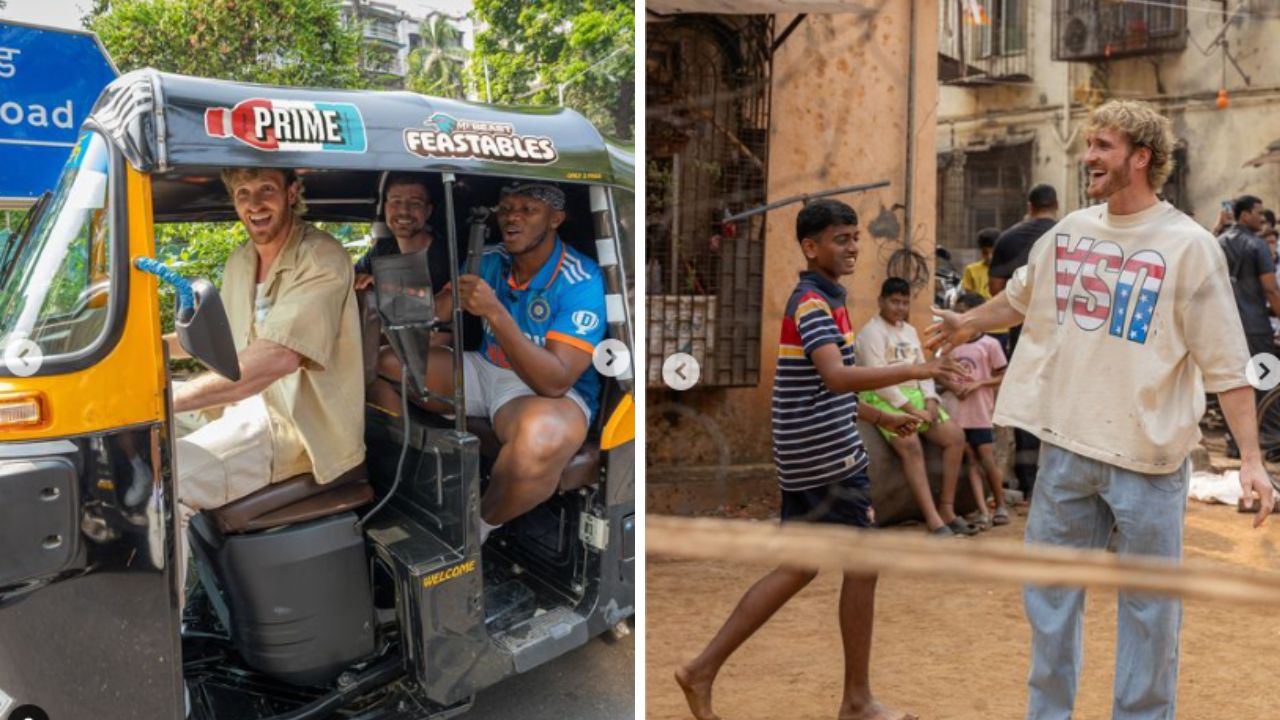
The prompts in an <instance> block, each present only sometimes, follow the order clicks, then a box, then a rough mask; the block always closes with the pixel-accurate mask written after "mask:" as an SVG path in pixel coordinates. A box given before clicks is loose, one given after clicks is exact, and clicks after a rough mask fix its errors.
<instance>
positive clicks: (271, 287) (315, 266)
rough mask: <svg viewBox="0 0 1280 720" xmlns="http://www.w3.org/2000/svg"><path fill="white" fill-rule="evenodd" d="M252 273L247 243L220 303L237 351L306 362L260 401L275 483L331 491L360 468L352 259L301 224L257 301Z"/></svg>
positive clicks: (360, 387) (234, 260)
mask: <svg viewBox="0 0 1280 720" xmlns="http://www.w3.org/2000/svg"><path fill="white" fill-rule="evenodd" d="M257 268H258V253H257V251H256V250H254V247H253V243H252V242H246V243H245V244H244V245H241V246H240V247H239V248H237V249H236V250H235V251H234V252H232V253H231V256H230V257H229V258H228V259H227V267H226V272H225V273H224V275H223V282H222V301H223V303H224V304H225V306H226V309H227V320H228V321H229V322H230V325H231V333H232V335H233V337H234V339H235V344H236V351H237V352H239V351H242V350H244V349H245V347H246V346H248V345H249V343H251V342H253V341H254V340H255V339H258V338H261V339H264V340H270V341H271V342H274V343H277V344H280V345H283V346H285V347H287V348H289V349H290V350H293V351H294V352H296V353H298V354H299V355H301V356H302V364H301V367H300V368H299V369H298V371H297V372H293V373H290V374H289V375H286V376H285V377H283V378H280V379H279V380H277V381H275V382H274V383H272V384H271V385H270V386H268V387H267V389H266V390H264V391H263V393H262V394H263V398H264V400H265V401H266V406H267V412H268V414H269V415H270V417H271V436H272V437H271V441H272V451H273V454H274V457H273V459H272V467H271V481H272V482H277V481H279V480H283V479H285V478H288V477H292V476H294V475H298V474H301V473H305V472H311V473H314V475H315V478H316V481H317V482H319V483H327V482H330V481H332V480H333V479H334V478H336V477H338V476H339V475H341V474H342V473H344V472H346V471H347V470H350V469H351V468H353V467H355V466H356V465H357V464H359V463H360V462H361V461H363V460H364V382H363V380H364V377H363V375H364V366H363V364H364V358H363V355H362V354H361V351H360V323H359V318H358V316H357V312H356V299H355V294H354V293H353V292H352V282H353V280H354V271H353V270H352V266H351V258H350V257H349V256H348V255H347V252H346V250H344V249H343V247H342V245H340V244H339V243H338V241H337V240H335V239H334V238H333V236H331V235H329V234H328V233H326V232H324V231H322V230H319V229H317V228H315V227H313V226H311V225H308V224H306V223H303V222H301V221H297V222H295V224H294V228H293V231H292V232H291V233H290V235H289V239H288V240H286V241H285V245H284V247H283V248H282V249H281V250H280V254H279V255H278V256H276V259H275V262H273V263H272V265H271V267H270V268H269V269H268V271H267V276H266V278H265V279H264V281H263V283H262V290H263V292H262V293H261V297H259V293H258V290H257V282H256V280H257ZM259 318H260V319H259Z"/></svg>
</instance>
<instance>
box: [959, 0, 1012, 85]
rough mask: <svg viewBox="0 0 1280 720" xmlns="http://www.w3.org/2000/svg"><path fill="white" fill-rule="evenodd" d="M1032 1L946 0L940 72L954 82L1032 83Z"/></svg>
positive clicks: (962, 83) (969, 83)
mask: <svg viewBox="0 0 1280 720" xmlns="http://www.w3.org/2000/svg"><path fill="white" fill-rule="evenodd" d="M1029 17H1030V11H1029V8H1028V0H942V4H941V6H940V8H939V14H938V23H939V26H938V52H939V63H938V76H939V79H940V80H941V81H942V82H944V83H948V84H953V85H983V84H990V83H993V82H1027V81H1029V80H1030V79H1031V57H1030V53H1028V52H1027V46H1028V44H1029V43H1028V37H1029V33H1030V28H1029V25H1028V19H1029Z"/></svg>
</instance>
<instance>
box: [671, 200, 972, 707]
mask: <svg viewBox="0 0 1280 720" xmlns="http://www.w3.org/2000/svg"><path fill="white" fill-rule="evenodd" d="M796 238H797V239H798V240H799V241H800V250H801V251H802V252H803V253H804V256H805V258H806V260H808V266H809V269H808V270H807V271H805V272H802V273H800V282H799V283H798V284H797V285H796V289H795V291H794V292H793V293H792V295H791V299H790V300H789V301H788V302H787V314H786V317H784V318H783V320H782V337H781V341H780V343H779V347H778V368H777V373H776V375H775V377H774V382H773V456H774V464H775V465H776V466H777V468H778V482H779V484H780V485H781V486H782V521H783V522H820V523H835V524H844V525H852V526H854V527H864V528H865V527H871V526H872V522H871V517H870V511H871V503H870V500H871V498H870V479H869V478H868V477H867V465H868V460H867V453H866V450H865V449H864V448H863V446H862V439H861V438H860V437H859V436H858V423H857V418H858V414H859V407H858V400H857V395H856V393H857V391H858V390H863V389H866V388H873V387H883V386H885V385H892V384H894V383H899V382H902V381H904V380H908V379H923V378H929V377H935V376H939V375H943V374H944V373H951V372H952V371H953V370H954V368H955V366H954V365H953V364H952V363H951V362H950V360H941V359H938V360H933V361H932V362H929V363H923V364H918V365H898V366H895V367H885V368H861V367H857V366H856V365H855V364H854V348H853V332H852V328H851V326H850V324H849V315H848V312H847V311H846V310H845V302H844V301H845V291H844V288H843V287H841V285H840V282H839V279H840V277H841V276H842V275H849V274H851V273H852V272H853V268H854V263H855V262H856V261H857V258H858V216H857V215H856V214H855V213H854V211H853V209H852V208H850V207H849V206H848V205H845V204H844V203H841V202H837V201H834V200H818V201H815V202H813V203H811V204H809V205H807V206H805V208H804V209H803V210H801V211H800V214H799V216H798V217H797V218H796ZM862 413H863V417H864V418H866V419H867V420H869V421H871V422H873V423H876V424H877V425H879V426H880V427H883V428H886V429H889V430H891V431H892V432H895V433H910V432H915V425H916V422H917V420H916V418H914V417H913V416H910V415H906V414H899V413H890V412H883V411H880V410H876V409H874V408H862ZM816 575H817V572H816V571H815V570H811V569H808V568H797V567H785V566H784V567H779V568H777V569H776V570H774V571H772V572H770V573H769V574H768V575H766V576H764V577H763V578H761V579H760V580H759V581H758V582H757V583H756V584H755V585H753V586H752V587H751V589H750V590H748V591H747V593H746V594H745V595H744V596H743V597H742V600H740V601H739V602H738V606H737V607H736V608H735V609H734V611H733V613H732V614H731V615H730V616H729V619H728V620H727V621H725V624H724V626H723V627H722V628H720V632H718V633H717V634H716V636H715V638H714V639H712V641H711V643H710V644H709V645H707V647H706V649H704V650H703V651H702V653H701V654H700V655H698V657H696V658H694V659H693V660H692V661H690V662H689V663H688V664H686V665H685V666H684V667H681V668H680V669H679V670H677V671H676V682H678V683H679V684H680V687H681V689H682V690H683V691H684V694H685V698H686V700H688V702H689V709H690V710H691V711H693V716H694V717H695V718H698V720H714V719H715V718H718V716H717V715H716V714H715V712H714V711H713V710H712V709H711V685H712V683H713V682H714V681H715V678H716V674H717V673H718V672H719V671H720V668H721V666H723V665H724V663H725V661H726V660H728V658H729V656H730V655H731V654H733V652H734V651H735V650H737V649H738V647H739V646H741V645H742V643H744V642H746V640H747V638H749V637H751V635H752V634H753V633H755V631H756V630H759V629H760V627H761V626H762V625H764V623H765V622H766V621H767V620H768V619H769V618H770V617H771V616H772V615H773V614H774V613H775V612H777V611H778V609H779V608H781V607H782V606H783V605H784V604H786V602H787V601H788V600H790V599H791V597H792V596H793V595H795V594H796V593H797V592H799V591H800V590H801V589H802V588H803V587H804V586H805V585H808V584H809V582H810V581H811V580H813V578H814V577H815V576H816ZM875 587H876V578H875V576H874V575H872V576H863V575H850V574H846V575H845V577H844V586H843V588H842V589H841V592H840V633H841V637H842V640H843V644H844V657H845V678H844V697H843V700H842V701H841V705H840V710H839V717H840V718H841V720H907V719H908V718H910V717H911V716H909V715H904V714H902V713H900V712H897V711H893V710H890V709H888V708H886V707H885V706H883V705H881V704H880V703H878V702H876V700H875V698H873V697H872V695H871V687H870V683H869V677H868V665H869V661H870V656H871V625H872V617H873V613H874V609H875ZM779 711H780V712H781V708H780V709H779ZM783 714H785V713H783Z"/></svg>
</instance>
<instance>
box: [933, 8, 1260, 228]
mask: <svg viewBox="0 0 1280 720" xmlns="http://www.w3.org/2000/svg"><path fill="white" fill-rule="evenodd" d="M1246 5H1247V4H1246ZM1253 5H1254V6H1256V7H1258V8H1260V7H1261V4H1260V3H1254V4H1253ZM1188 6H1189V7H1188V12H1187V22H1188V30H1190V33H1191V35H1190V40H1189V42H1188V43H1187V47H1186V49H1184V50H1181V51H1177V52H1173V53H1168V54H1161V55H1149V56H1143V57H1136V58H1126V59H1120V60H1114V61H1111V62H1108V63H1100V64H1088V63H1067V62H1055V61H1054V60H1053V59H1052V46H1053V35H1052V31H1053V27H1052V21H1051V9H1052V3H1050V2H1037V1H1036V0H1029V12H1030V14H1031V15H1030V17H1031V27H1030V29H1029V30H1030V33H1031V42H1029V43H1028V47H1029V48H1030V52H1032V53H1033V57H1032V58H1031V63H1032V67H1031V75H1032V78H1033V82H1032V83H1031V84H1029V85H1025V86H993V87H981V88H976V89H975V88H963V87H952V86H944V87H943V88H942V89H941V91H940V92H939V95H938V98H939V103H938V150H939V152H947V151H950V150H952V149H953V148H957V147H966V146H982V145H985V144H988V143H990V142H993V141H998V140H999V139H1000V138H1003V137H1007V136H1009V135H1013V134H1017V133H1028V132H1029V133H1033V134H1034V136H1035V140H1034V150H1033V158H1034V159H1033V162H1032V181H1033V182H1047V183H1051V184H1053V185H1054V186H1055V187H1057V188H1058V192H1059V198H1060V199H1061V201H1062V202H1063V205H1064V209H1067V210H1069V209H1075V208H1077V207H1080V206H1081V204H1082V203H1083V202H1086V200H1085V199H1083V198H1081V197H1080V196H1079V195H1080V193H1079V191H1078V183H1079V179H1078V167H1079V160H1080V157H1081V155H1082V154H1083V152H1084V141H1083V138H1081V136H1080V132H1079V131H1080V128H1081V126H1082V125H1083V124H1084V123H1085V121H1086V119H1087V114H1088V110H1089V106H1088V104H1087V103H1088V102H1089V99H1088V98H1087V97H1086V96H1085V92H1084V91H1085V88H1086V87H1092V88H1097V89H1098V90H1099V95H1098V96H1097V97H1100V98H1102V99H1109V98H1131V99H1142V100H1148V101H1151V102H1154V103H1156V104H1157V106H1158V107H1160V108H1161V109H1162V111H1163V112H1165V113H1167V115H1168V116H1169V117H1170V119H1171V120H1172V121H1173V123H1174V129H1175V132H1176V133H1177V135H1178V137H1179V138H1181V139H1182V140H1184V141H1185V142H1186V144H1187V153H1188V156H1187V159H1188V162H1187V168H1188V170H1189V174H1188V177H1187V189H1188V193H1187V199H1188V206H1187V207H1185V208H1184V209H1186V210H1189V211H1190V212H1191V213H1192V214H1193V217H1195V219H1196V220H1197V221H1199V222H1200V223H1201V224H1203V225H1205V226H1206V227H1212V225H1213V224H1214V222H1215V220H1216V219H1217V213H1218V208H1219V205H1220V202H1221V201H1222V200H1224V199H1227V198H1230V197H1232V196H1234V195H1238V194H1241V193H1244V192H1249V193H1252V194H1254V195H1258V196H1259V197H1261V198H1263V200H1264V201H1265V202H1266V204H1267V206H1268V207H1272V208H1277V207H1280V166H1277V165H1264V166H1262V167H1260V168H1242V167H1241V165H1242V164H1243V163H1244V162H1245V161H1246V160H1248V159H1250V158H1253V157H1256V156H1258V155H1260V154H1262V153H1263V152H1264V150H1265V148H1266V146H1267V144H1268V143H1270V142H1272V141H1274V140H1277V139H1280V122H1277V120H1276V113H1277V111H1278V110H1280V43H1277V42H1276V39H1275V38H1276V37H1277V34H1278V33H1280V18H1277V17H1274V16H1275V13H1271V15H1272V16H1273V17H1271V18H1261V17H1258V18H1249V19H1246V20H1244V21H1243V22H1241V23H1240V24H1239V25H1233V26H1232V27H1231V28H1230V29H1229V30H1227V33H1226V36H1225V37H1226V38H1227V40H1228V42H1229V46H1230V48H1231V52H1232V54H1233V55H1234V56H1235V57H1236V59H1237V61H1238V62H1239V64H1240V66H1241V68H1242V69H1243V70H1244V72H1245V74H1247V75H1248V76H1249V80H1250V82H1249V83H1248V84H1246V83H1245V80H1244V79H1243V78H1242V77H1241V74H1240V73H1239V72H1237V71H1236V70H1235V69H1234V68H1233V67H1232V66H1231V64H1230V62H1228V63H1227V67H1226V88H1227V91H1228V94H1229V98H1230V104H1229V107H1228V108H1227V109H1226V110H1219V109H1218V108H1217V107H1216V104H1215V103H1216V99H1217V93H1218V89H1219V87H1221V86H1222V78H1223V54H1222V50H1221V49H1220V48H1217V49H1214V50H1213V51H1211V52H1210V53H1209V54H1208V55H1207V56H1206V55H1205V54H1203V53H1201V52H1200V51H1199V50H1198V49H1197V45H1198V46H1199V47H1201V48H1204V47H1207V46H1208V45H1209V43H1210V42H1212V41H1213V39H1214V38H1215V37H1216V36H1217V35H1218V34H1219V33H1220V32H1221V31H1222V28H1223V23H1222V15H1221V13H1220V12H1206V11H1207V10H1215V11H1220V10H1221V9H1222V3H1220V2H1214V1H1211V0H1190V2H1189V3H1188ZM1233 6H1234V4H1233Z"/></svg>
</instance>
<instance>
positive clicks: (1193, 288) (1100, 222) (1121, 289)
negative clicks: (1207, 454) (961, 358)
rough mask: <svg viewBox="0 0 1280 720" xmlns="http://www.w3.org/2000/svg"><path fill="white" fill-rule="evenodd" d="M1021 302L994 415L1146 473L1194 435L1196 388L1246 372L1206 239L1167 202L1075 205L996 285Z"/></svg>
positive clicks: (1240, 380)
mask: <svg viewBox="0 0 1280 720" xmlns="http://www.w3.org/2000/svg"><path fill="white" fill-rule="evenodd" d="M1005 295H1006V296H1007V297H1008V300H1009V304H1010V305H1012V306H1013V307H1014V308H1015V309H1017V310H1018V311H1019V312H1021V313H1023V314H1024V315H1025V316H1026V321H1025V323H1024V324H1023V327H1022V336H1021V338H1019V340H1018V349H1017V352H1015V353H1014V356H1013V361H1012V363H1011V364H1010V366H1009V370H1008V372H1007V374H1006V375H1005V381H1004V384H1003V385H1002V387H1001V391H1000V397H999V399H998V401H997V403H996V413H995V422H996V423H997V424H999V425H1013V426H1016V427H1020V428H1022V429H1024V430H1027V431H1028V432H1031V433H1032V434H1034V435H1036V436H1037V437H1039V438H1040V439H1041V440H1043V441H1045V442H1048V443H1051V444H1053V445H1057V446H1059V447H1063V448H1066V449H1067V450H1070V451H1072V452H1075V453H1079V454H1080V455H1084V456H1086V457H1090V458H1094V459H1096V460H1100V461H1102V462H1106V463H1110V464H1112V465H1117V466H1120V467H1122V468H1126V469H1128V470H1133V471H1136V472H1141V473H1149V474H1167V473H1171V472H1174V471H1175V470H1177V468H1178V467H1179V466H1181V465H1182V463H1183V462H1184V461H1185V460H1186V457H1187V454H1188V453H1189V452H1190V451H1191V448H1192V447H1193V446H1194V445H1195V444H1196V443H1197V442H1199V440H1200V427H1199V422H1200V417H1201V416H1202V415H1203V414H1204V408H1205V397H1204V396H1205V392H1206V391H1208V392H1214V393H1216V392H1223V391H1226V390H1231V389H1233V388H1237V387H1241V386H1244V385H1247V381H1246V380H1245V365H1246V363H1247V362H1248V360H1249V352H1248V349H1247V346H1246V345H1245V338H1244V330H1243V329H1242V327H1241V325H1240V314H1239V312H1238V311H1237V310H1236V305H1235V298H1234V296H1233V295H1232V291H1231V280H1230V278H1229V277H1228V275H1227V267H1226V258H1225V257H1224V256H1223V254H1222V250H1221V248H1219V247H1218V243H1217V241H1216V240H1215V239H1214V237H1213V236H1212V235H1211V234H1209V232H1208V231H1206V230H1205V229H1204V228H1202V227H1200V226H1199V225H1198V224H1196V223H1195V222H1194V221H1193V220H1191V218H1189V217H1187V216H1186V215H1184V214H1182V213H1181V212H1179V211H1178V210H1177V209H1176V208H1174V207H1173V206H1171V205H1169V204H1168V203H1166V202H1159V203H1156V204H1155V205H1154V206H1152V207H1150V208H1148V209H1146V210H1143V211H1142V212H1139V213H1134V214H1131V215H1112V214H1110V213H1109V212H1108V211H1107V206H1106V205H1097V206H1094V207H1090V208H1085V209H1083V210H1078V211H1076V212H1074V213H1071V214H1070V215H1068V216H1067V217H1065V218H1063V219H1062V221H1061V222H1059V223H1058V224H1057V225H1055V226H1054V227H1053V228H1052V229H1051V230H1049V232H1047V233H1046V234H1045V235H1044V236H1043V237H1041V238H1040V239H1039V240H1038V241H1036V244H1035V246H1034V247H1033V248H1032V250H1031V256H1030V258H1029V260H1028V262H1027V265H1026V266H1025V267H1023V268H1020V269H1019V270H1018V271H1017V272H1015V273H1014V275H1013V277H1012V278H1010V280H1009V284H1008V286H1007V287H1006V288H1005Z"/></svg>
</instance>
